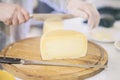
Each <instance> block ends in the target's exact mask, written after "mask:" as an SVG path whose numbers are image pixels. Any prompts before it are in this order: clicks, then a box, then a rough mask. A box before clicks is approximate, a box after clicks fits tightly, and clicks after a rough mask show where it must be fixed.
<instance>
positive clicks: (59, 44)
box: [40, 30, 87, 60]
mask: <svg viewBox="0 0 120 80" xmlns="http://www.w3.org/2000/svg"><path fill="white" fill-rule="evenodd" d="M40 45H41V56H42V59H43V60H52V59H69V58H72V59H73V58H79V57H83V56H85V55H86V52H87V39H86V36H85V35H84V34H82V33H80V32H76V31H71V30H56V31H51V32H49V33H47V34H43V36H42V38H41V44H40Z"/></svg>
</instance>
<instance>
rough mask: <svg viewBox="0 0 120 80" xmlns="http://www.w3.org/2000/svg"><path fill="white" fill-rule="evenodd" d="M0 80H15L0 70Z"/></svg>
mask: <svg viewBox="0 0 120 80" xmlns="http://www.w3.org/2000/svg"><path fill="white" fill-rule="evenodd" d="M0 80H15V78H14V77H13V76H12V75H11V74H9V73H8V72H6V71H3V70H0Z"/></svg>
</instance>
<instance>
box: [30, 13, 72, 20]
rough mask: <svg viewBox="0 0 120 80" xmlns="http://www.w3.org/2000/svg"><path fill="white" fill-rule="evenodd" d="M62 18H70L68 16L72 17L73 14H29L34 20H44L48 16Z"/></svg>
mask: <svg viewBox="0 0 120 80" xmlns="http://www.w3.org/2000/svg"><path fill="white" fill-rule="evenodd" d="M54 17H55V18H56V17H58V18H62V19H70V18H74V16H72V15H71V14H37V13H34V14H30V18H34V19H36V20H39V21H45V20H46V19H48V18H54Z"/></svg>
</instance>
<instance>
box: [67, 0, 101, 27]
mask: <svg viewBox="0 0 120 80" xmlns="http://www.w3.org/2000/svg"><path fill="white" fill-rule="evenodd" d="M67 10H68V13H70V14H72V15H74V16H79V17H82V18H85V19H87V20H88V25H89V26H90V28H95V27H96V26H98V24H99V20H100V15H99V13H98V11H97V9H96V8H95V7H94V6H93V5H92V4H90V3H87V2H84V1H81V0H68V2H67Z"/></svg>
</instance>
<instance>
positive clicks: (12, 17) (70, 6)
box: [0, 0, 99, 40]
mask: <svg viewBox="0 0 120 80" xmlns="http://www.w3.org/2000/svg"><path fill="white" fill-rule="evenodd" d="M3 1H6V0H3ZM8 1H9V0H8ZM10 1H12V0H10ZM13 1H15V2H16V1H17V2H19V1H20V0H13ZM22 1H23V0H22ZM24 1H26V2H24ZM24 1H23V2H22V3H24V5H25V6H26V7H28V6H29V7H30V6H31V5H30V4H29V5H28V2H29V3H32V1H33V0H24ZM41 1H43V2H45V1H46V3H47V2H51V3H52V4H53V5H57V6H59V7H58V8H59V9H60V10H61V9H64V11H65V12H67V13H69V14H72V15H74V16H79V17H83V18H85V19H88V24H89V26H90V27H91V28H94V27H96V26H97V25H98V23H99V13H98V11H97V9H96V8H95V7H94V6H93V5H92V4H90V3H87V2H84V1H81V0H41ZM63 4H64V5H63ZM27 5H28V6H27ZM29 7H28V8H29ZM30 11H31V12H32V8H31V7H30ZM8 12H9V14H8ZM30 14H31V13H28V12H27V11H26V10H25V9H23V8H22V7H21V6H18V5H16V4H7V3H0V20H1V21H3V22H4V23H5V24H7V25H19V24H21V23H24V22H26V21H28V20H29V19H30V16H29V15H30ZM21 26H22V27H21V28H20V27H15V28H16V30H15V33H14V35H15V37H17V39H16V40H20V39H24V38H26V34H27V33H28V31H29V27H30V25H28V26H25V25H23V24H22V25H21Z"/></svg>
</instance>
